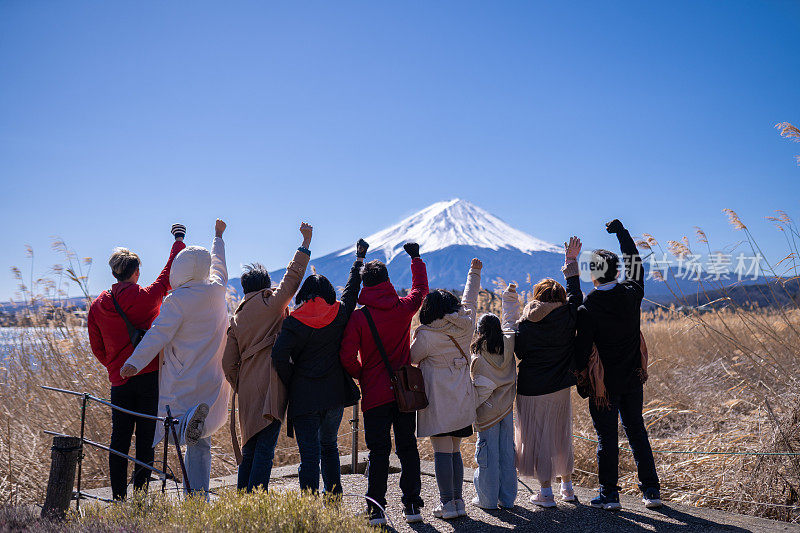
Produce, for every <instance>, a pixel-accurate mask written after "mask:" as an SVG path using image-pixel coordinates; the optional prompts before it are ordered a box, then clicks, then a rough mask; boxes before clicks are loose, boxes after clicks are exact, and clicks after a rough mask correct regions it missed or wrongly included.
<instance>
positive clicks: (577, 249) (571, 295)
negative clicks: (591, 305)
mask: <svg viewBox="0 0 800 533" xmlns="http://www.w3.org/2000/svg"><path fill="white" fill-rule="evenodd" d="M581 246H582V244H581V240H580V239H579V238H578V237H570V238H569V242H565V243H564V266H563V267H562V268H561V271H562V272H563V273H564V278H565V279H566V280H567V303H568V304H569V305H570V306H572V308H573V309H578V307H579V306H580V305H581V304H582V303H583V291H582V290H581V278H580V269H579V268H578V256H579V255H580V254H581Z"/></svg>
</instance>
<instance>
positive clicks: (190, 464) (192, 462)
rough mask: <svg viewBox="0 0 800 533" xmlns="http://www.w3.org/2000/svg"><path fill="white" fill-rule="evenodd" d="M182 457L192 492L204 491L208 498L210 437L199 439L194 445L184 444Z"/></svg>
mask: <svg viewBox="0 0 800 533" xmlns="http://www.w3.org/2000/svg"><path fill="white" fill-rule="evenodd" d="M184 457H185V459H184V461H185V463H186V475H187V477H188V478H189V484H190V485H191V487H192V493H204V494H205V496H206V498H208V485H209V483H210V482H211V437H206V438H204V439H200V440H199V441H197V444H195V445H194V446H186V455H185V456H184ZM185 490H186V485H184V491H185Z"/></svg>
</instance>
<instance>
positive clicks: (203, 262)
mask: <svg viewBox="0 0 800 533" xmlns="http://www.w3.org/2000/svg"><path fill="white" fill-rule="evenodd" d="M210 272H211V254H210V253H209V251H208V250H206V249H205V248H203V247H202V246H187V247H186V248H184V249H183V250H181V252H180V253H179V254H178V255H177V256H176V257H175V260H174V261H173V262H172V269H171V270H170V273H169V284H170V285H171V286H172V288H173V289H176V288H178V287H180V286H181V285H184V284H186V283H188V282H190V281H195V282H200V283H205V282H207V281H208V277H209V274H210Z"/></svg>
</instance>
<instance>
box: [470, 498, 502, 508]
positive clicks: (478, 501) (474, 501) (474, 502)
mask: <svg viewBox="0 0 800 533" xmlns="http://www.w3.org/2000/svg"><path fill="white" fill-rule="evenodd" d="M470 503H471V504H472V505H474V506H475V507H478V508H479V509H497V507H484V506H483V505H481V499H480V498H478V497H477V496H475V497H474V498H472V501H471V502H470Z"/></svg>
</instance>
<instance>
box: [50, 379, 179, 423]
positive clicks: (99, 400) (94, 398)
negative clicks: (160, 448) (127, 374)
mask: <svg viewBox="0 0 800 533" xmlns="http://www.w3.org/2000/svg"><path fill="white" fill-rule="evenodd" d="M40 387H41V388H43V389H45V390H51V391H55V392H63V393H64V394H71V395H73V396H80V397H86V398H88V399H89V400H92V401H93V402H97V403H101V404H103V405H105V406H108V407H110V408H112V409H114V410H115V411H119V412H121V413H125V414H128V415H131V416H138V417H140V418H147V419H148V420H155V421H156V422H163V421H164V420H166V417H163V416H155V415H148V414H145V413H137V412H136V411H131V410H129V409H125V408H123V407H120V406H118V405H114V404H113V403H111V402H109V401H106V400H104V399H102V398H98V397H97V396H92V395H91V394H85V393H83V392H77V391H74V390H67V389H58V388H56V387H49V386H47V385H40Z"/></svg>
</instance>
